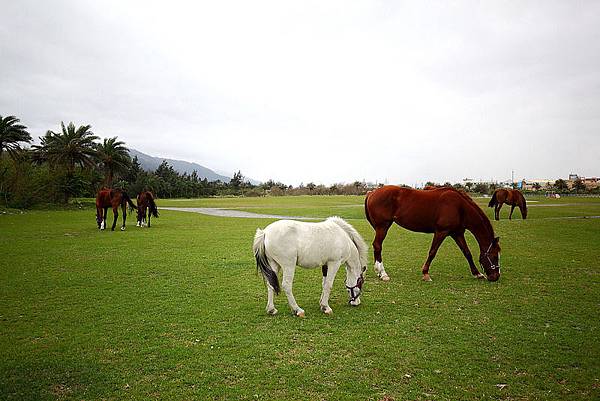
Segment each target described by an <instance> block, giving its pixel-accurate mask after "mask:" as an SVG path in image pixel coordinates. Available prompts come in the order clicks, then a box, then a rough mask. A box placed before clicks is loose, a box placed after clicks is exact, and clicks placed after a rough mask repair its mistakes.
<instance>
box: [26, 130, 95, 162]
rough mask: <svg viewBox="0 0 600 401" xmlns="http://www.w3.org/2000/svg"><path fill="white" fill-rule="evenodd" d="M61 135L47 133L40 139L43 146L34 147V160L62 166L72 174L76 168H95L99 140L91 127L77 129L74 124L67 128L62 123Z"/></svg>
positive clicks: (51, 132)
mask: <svg viewBox="0 0 600 401" xmlns="http://www.w3.org/2000/svg"><path fill="white" fill-rule="evenodd" d="M60 125H61V128H62V131H61V132H59V133H56V132H53V131H47V132H46V135H44V136H43V137H40V140H41V144H40V145H34V146H33V148H34V159H35V160H36V161H38V162H40V161H47V162H48V163H50V164H51V165H56V166H62V167H64V168H65V169H66V170H67V172H68V173H70V174H72V173H73V172H74V171H75V167H76V166H80V167H81V168H83V167H93V166H94V157H95V156H96V142H95V141H96V140H97V139H99V138H98V137H97V136H96V135H94V133H93V132H92V131H90V128H91V127H92V126H91V125H82V126H80V127H79V128H75V124H73V123H72V122H71V123H69V125H68V126H67V127H65V123H64V122H61V123H60Z"/></svg>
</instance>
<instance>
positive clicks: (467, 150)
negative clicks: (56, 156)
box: [0, 0, 600, 185]
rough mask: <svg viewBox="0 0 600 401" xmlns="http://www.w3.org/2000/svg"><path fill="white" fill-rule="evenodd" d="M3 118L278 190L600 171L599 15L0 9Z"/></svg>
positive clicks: (307, 6) (333, 8) (183, 6)
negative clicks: (271, 183) (88, 131)
mask: <svg viewBox="0 0 600 401" xmlns="http://www.w3.org/2000/svg"><path fill="white" fill-rule="evenodd" d="M0 3H2V4H1V5H2V10H3V11H2V14H3V16H2V23H1V24H0V115H3V116H6V115H16V116H17V117H19V118H20V119H21V121H22V122H23V123H24V124H25V125H27V126H28V127H29V128H30V132H31V133H32V135H33V136H34V137H35V138H36V139H37V137H39V136H41V135H43V134H44V133H45V132H46V131H47V130H48V129H52V130H58V129H59V124H60V121H65V122H68V121H73V122H74V123H75V124H76V125H83V124H91V125H92V130H93V131H94V132H95V133H96V134H97V135H99V136H101V137H112V136H118V137H119V139H121V140H123V141H125V142H126V144H127V145H128V146H130V147H133V148H136V149H138V150H140V151H142V152H145V153H148V154H151V155H154V156H162V157H169V158H177V159H183V160H188V161H195V162H198V163H200V164H202V165H205V166H207V167H209V168H212V169H216V170H219V171H226V172H231V171H237V170H241V171H242V173H243V174H244V175H245V176H248V177H252V178H254V179H257V180H262V181H266V180H268V179H274V180H276V181H282V182H284V183H287V184H294V185H297V184H299V183H301V182H304V183H305V184H306V183H308V182H315V183H323V184H331V183H334V182H352V181H355V180H366V181H371V182H387V183H405V184H409V185H415V184H420V183H423V182H425V181H428V180H432V181H436V182H445V181H451V182H458V181H461V180H462V179H463V178H465V177H470V178H476V179H477V178H481V179H496V180H506V179H510V178H511V171H512V170H514V171H515V178H523V177H524V178H553V179H556V178H560V177H566V176H567V175H568V174H569V173H579V174H580V175H584V176H598V175H600V161H599V160H600V157H599V156H600V23H599V22H598V21H599V18H600V2H598V1H591V2H585V1H557V2H553V1H547V0H544V1H539V2H528V1H512V2H511V1H502V2H500V1H497V2H493V1H470V2H460V1H459V2H449V1H440V2H428V1H414V2H401V1H389V2H388V1H349V0H340V1H326V0H319V1H314V2H311V1H281V0H277V1H268V2H262V1H221V0H220V1H206V2H187V1H185V2H184V1H181V2H179V1H169V2H165V1H157V2H150V1H139V2H134V1H121V0H119V1H95V2H92V1H82V0H73V1H51V2H50V1H48V2H46V1H37V0H36V1H22V0H19V1H4V0H0Z"/></svg>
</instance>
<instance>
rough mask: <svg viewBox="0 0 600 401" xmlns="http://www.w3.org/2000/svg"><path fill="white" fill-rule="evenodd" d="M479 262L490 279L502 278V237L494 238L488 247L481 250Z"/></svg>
mask: <svg viewBox="0 0 600 401" xmlns="http://www.w3.org/2000/svg"><path fill="white" fill-rule="evenodd" d="M479 263H481V266H482V267H483V270H484V271H485V275H486V276H487V279H488V280H489V281H498V279H499V278H500V237H496V238H494V239H493V240H492V243H491V244H490V246H489V247H488V249H487V250H486V251H485V252H481V255H479Z"/></svg>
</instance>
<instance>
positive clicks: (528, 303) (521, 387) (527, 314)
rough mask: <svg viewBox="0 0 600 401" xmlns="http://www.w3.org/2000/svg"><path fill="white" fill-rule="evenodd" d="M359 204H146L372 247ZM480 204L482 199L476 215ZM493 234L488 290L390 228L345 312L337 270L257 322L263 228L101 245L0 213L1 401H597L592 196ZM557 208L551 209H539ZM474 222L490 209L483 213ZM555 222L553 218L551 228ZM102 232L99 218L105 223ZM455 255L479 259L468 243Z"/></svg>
mask: <svg viewBox="0 0 600 401" xmlns="http://www.w3.org/2000/svg"><path fill="white" fill-rule="evenodd" d="M362 201H363V198H362V197H341V196H340V197H337V196H333V197H284V198H275V197H274V198H260V199H258V198H256V199H255V198H226V199H200V200H159V201H158V205H159V209H160V207H161V206H167V205H168V206H182V207H183V206H188V207H189V206H201V207H224V208H237V209H240V210H246V211H253V212H259V213H275V214H283V215H295V216H297V215H301V216H312V217H326V216H329V215H333V214H335V215H340V216H342V217H345V218H347V219H350V220H349V222H350V223H352V224H353V225H354V226H355V227H356V228H357V229H358V230H359V231H360V232H361V234H363V236H364V238H365V240H366V241H367V242H368V243H370V242H371V241H372V239H373V230H372V229H371V227H370V226H369V225H368V223H367V222H366V220H364V218H363V213H364V212H363V209H362ZM477 201H478V203H479V204H480V205H482V206H484V204H485V203H486V202H487V199H478V200H477ZM530 201H532V202H530V205H531V206H530V210H529V216H528V217H529V218H528V220H525V221H523V220H521V219H520V213H519V211H518V210H515V214H514V215H513V218H515V219H514V220H513V221H508V220H506V218H507V215H508V211H507V208H506V207H505V208H504V209H503V210H502V215H501V217H502V220H501V221H499V222H495V221H494V222H493V225H494V228H495V230H496V233H497V234H498V235H499V236H500V237H501V246H502V276H501V278H500V280H499V281H498V282H496V283H490V282H487V281H480V280H475V279H473V278H471V276H470V271H469V268H468V265H467V263H466V261H465V260H464V258H463V256H462V254H461V253H460V251H459V250H458V248H457V247H456V245H455V244H454V243H453V241H450V240H448V241H446V242H445V243H444V244H443V245H442V247H441V249H440V251H439V252H438V255H437V257H436V259H435V260H434V262H433V264H432V267H431V275H432V278H433V280H434V281H433V282H431V283H426V282H423V281H421V279H420V278H421V277H420V276H421V273H420V267H421V265H422V263H423V261H424V259H425V256H426V253H427V251H428V249H429V244H430V242H431V236H430V235H426V234H418V233H411V232H408V231H406V230H403V229H400V228H398V227H394V228H392V229H391V230H390V233H389V234H388V237H387V239H386V241H385V242H384V250H383V258H384V262H385V264H386V270H387V272H388V273H389V274H390V276H391V279H392V280H391V281H390V282H387V283H384V282H381V281H378V280H377V279H376V277H375V275H374V273H373V270H372V254H370V262H369V263H370V264H369V271H368V273H367V280H366V283H365V287H364V291H365V292H364V295H363V296H362V297H361V298H362V304H361V305H360V306H359V307H356V308H353V307H350V306H348V304H347V293H346V290H345V288H344V283H343V281H344V280H343V278H344V273H343V271H340V274H338V277H337V280H336V282H335V285H334V289H333V291H332V296H331V300H330V305H331V307H332V308H333V310H334V315H333V316H331V317H329V316H325V315H324V314H322V313H321V312H320V311H319V297H320V291H321V288H320V285H321V274H320V271H319V270H318V269H317V270H304V269H302V270H298V271H297V272H296V277H295V281H294V293H295V295H296V299H297V300H298V303H299V304H300V306H301V307H303V308H304V309H305V310H306V318H305V319H300V318H295V317H293V316H291V314H290V313H289V309H288V307H287V302H286V300H285V297H284V296H283V295H280V296H279V297H277V298H276V301H275V302H276V305H277V307H278V309H279V311H280V313H279V314H278V315H276V316H268V315H267V314H266V313H265V311H264V307H265V304H266V290H265V287H264V284H263V282H262V279H261V278H260V277H259V276H257V274H256V268H255V262H254V260H253V255H252V251H251V245H252V239H253V236H254V231H255V230H256V228H257V227H265V226H266V225H267V224H268V223H269V222H270V221H272V220H264V219H233V218H219V217H209V216H204V215H200V214H192V213H184V212H176V211H166V210H165V211H162V212H161V217H160V218H159V219H156V220H153V223H154V224H153V227H152V228H150V229H140V228H137V227H135V226H134V224H135V222H134V221H133V220H134V219H130V220H128V228H127V231H125V232H119V231H115V232H110V231H104V232H99V231H98V230H97V229H96V226H95V218H94V214H95V211H94V210H92V209H83V210H72V211H29V212H26V213H24V214H19V213H14V214H3V215H0V250H1V254H2V257H1V258H0V322H1V323H0V352H1V354H2V359H1V360H0V390H1V392H0V398H1V399H10V400H55V399H59V400H62V399H78V400H81V399H86V400H95V399H119V400H120V399H140V400H146V399H198V400H208V399H218V400H233V399H243V400H388V401H389V400H559V399H561V400H563V399H564V400H579V399H581V400H591V399H600V336H599V329H600V286H599V284H600V261H599V260H600V248H599V244H600V219H598V218H594V219H582V218H580V219H564V218H563V217H572V216H573V217H575V216H599V215H600V199H599V198H567V199H560V200H547V199H543V198H532V199H530ZM555 205H560V206H555ZM485 210H486V213H487V214H488V216H490V217H491V216H492V210H491V209H489V208H487V207H486V208H485ZM559 217H560V218H559ZM111 221H112V217H110V218H109V222H111ZM468 240H469V244H470V247H471V249H472V251H473V252H474V254H476V255H478V252H477V247H476V246H475V241H474V239H473V237H472V236H470V235H469V236H468Z"/></svg>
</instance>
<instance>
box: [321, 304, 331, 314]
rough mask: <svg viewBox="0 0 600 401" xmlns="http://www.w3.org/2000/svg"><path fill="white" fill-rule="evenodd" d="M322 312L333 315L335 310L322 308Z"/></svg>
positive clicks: (326, 307) (327, 307)
mask: <svg viewBox="0 0 600 401" xmlns="http://www.w3.org/2000/svg"><path fill="white" fill-rule="evenodd" d="M321 311H322V312H323V313H324V314H326V315H333V309H331V308H330V307H329V306H321Z"/></svg>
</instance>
